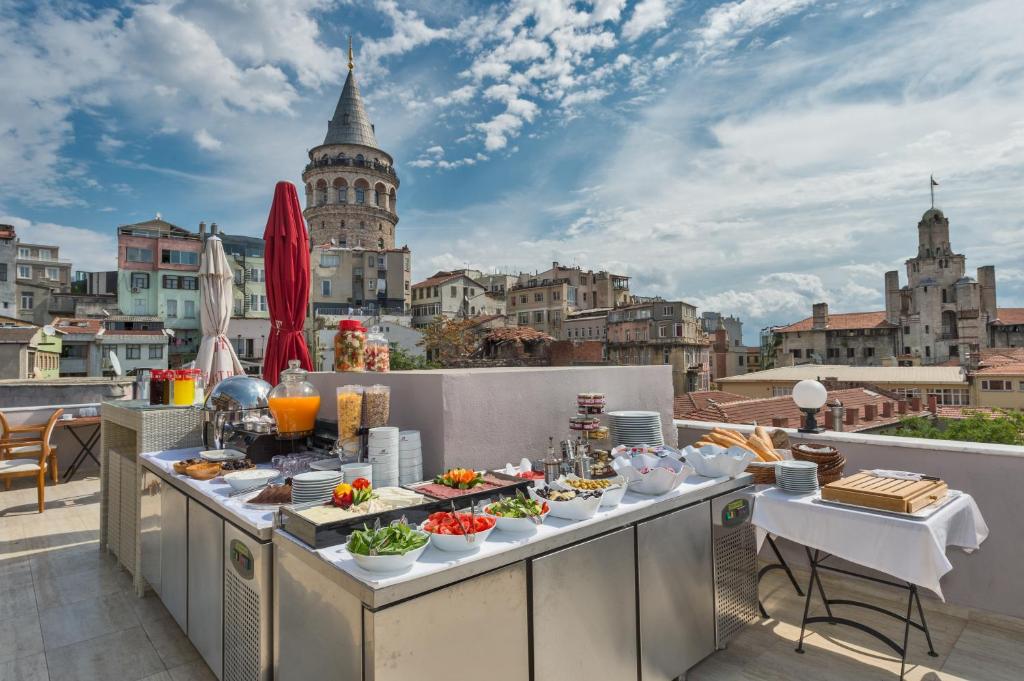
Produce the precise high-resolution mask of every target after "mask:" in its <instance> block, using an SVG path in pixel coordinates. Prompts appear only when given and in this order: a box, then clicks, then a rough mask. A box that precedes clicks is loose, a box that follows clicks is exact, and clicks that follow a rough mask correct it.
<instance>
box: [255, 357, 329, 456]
mask: <svg viewBox="0 0 1024 681" xmlns="http://www.w3.org/2000/svg"><path fill="white" fill-rule="evenodd" d="M308 373H309V372H307V371H306V370H305V369H302V368H300V367H299V360H297V359H292V360H288V368H287V369H285V370H284V371H282V372H281V382H280V383H278V384H277V385H276V386H275V387H274V389H273V390H271V391H270V395H269V396H268V397H267V402H268V403H269V406H270V413H271V414H273V416H274V420H275V421H276V422H277V435H278V437H279V438H282V439H286V440H290V439H298V438H303V437H307V436H309V435H312V434H313V424H314V423H315V422H316V415H317V412H318V411H320V393H319V392H317V389H316V388H314V387H313V384H312V383H310V382H309V381H307V380H306V376H307V375H308Z"/></svg>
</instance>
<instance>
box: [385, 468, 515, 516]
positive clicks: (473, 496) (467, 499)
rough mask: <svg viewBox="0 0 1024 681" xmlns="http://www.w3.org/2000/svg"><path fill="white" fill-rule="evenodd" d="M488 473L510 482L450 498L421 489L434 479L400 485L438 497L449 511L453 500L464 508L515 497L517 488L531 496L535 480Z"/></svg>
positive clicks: (425, 494) (494, 472)
mask: <svg viewBox="0 0 1024 681" xmlns="http://www.w3.org/2000/svg"><path fill="white" fill-rule="evenodd" d="M486 473H487V475H493V476H494V477H495V478H497V479H498V480H503V481H505V482H508V483H509V484H508V485H507V486H505V487H499V488H498V489H482V490H480V491H477V492H474V491H472V490H466V494H462V495H460V496H457V497H453V498H450V499H440V498H439V497H435V496H433V495H432V494H430V492H424V491H422V490H421V489H420V488H421V487H423V485H429V484H431V483H432V482H433V480H422V481H420V482H414V483H410V484H408V485H400V487H403V488H405V489H407V490H410V491H412V492H416V493H417V494H422V495H423V496H426V497H430V498H432V499H438V500H439V501H443V502H444V505H445V510H449V511H450V510H451V502H453V501H454V502H455V508H457V509H459V510H462V509H464V508H469V506H470V504H471V503H473V502H474V501H475V502H476V503H477V504H478V505H479V504H481V503H482V502H484V501H486V500H488V499H491V498H494V497H497V496H499V495H501V496H506V497H514V496H515V495H516V490H519V491H521V492H522V493H523V496H529V488H530V487H532V486H533V480H527V479H525V478H517V477H516V476H514V475H508V474H507V473H502V472H499V471H486Z"/></svg>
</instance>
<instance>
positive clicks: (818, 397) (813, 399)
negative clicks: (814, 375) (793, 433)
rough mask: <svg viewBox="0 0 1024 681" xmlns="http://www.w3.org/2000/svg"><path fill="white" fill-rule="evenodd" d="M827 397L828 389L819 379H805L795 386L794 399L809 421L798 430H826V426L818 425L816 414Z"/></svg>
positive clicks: (801, 431)
mask: <svg viewBox="0 0 1024 681" xmlns="http://www.w3.org/2000/svg"><path fill="white" fill-rule="evenodd" d="M827 399H828V391H827V390H825V386H823V385H822V384H821V383H820V382H818V381H815V380H812V379H804V380H803V381H800V382H799V383H797V384H796V385H795V386H793V401H794V402H796V406H797V407H799V408H800V411H802V412H804V413H805V414H806V415H807V423H805V424H804V427H803V428H800V429H799V430H798V431H797V432H800V433H820V432H822V431H823V430H824V428H819V427H818V422H817V420H816V419H815V415H816V414H817V413H818V410H819V409H821V406H822V405H823V404H825V400H827Z"/></svg>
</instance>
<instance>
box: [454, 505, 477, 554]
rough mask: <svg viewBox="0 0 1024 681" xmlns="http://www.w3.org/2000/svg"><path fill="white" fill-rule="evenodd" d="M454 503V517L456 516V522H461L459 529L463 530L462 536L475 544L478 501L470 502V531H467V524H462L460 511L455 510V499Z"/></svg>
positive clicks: (468, 542) (469, 542) (467, 541)
mask: <svg viewBox="0 0 1024 681" xmlns="http://www.w3.org/2000/svg"><path fill="white" fill-rule="evenodd" d="M451 504H452V517H453V518H455V522H457V523H458V524H459V529H460V530H462V536H463V537H465V539H466V543H467V544H473V543H474V542H476V502H475V501H472V502H470V506H469V513H470V516H469V525H470V528H469V531H468V532H467V531H466V526H465V525H463V524H462V518H460V517H459V512H458V511H456V510H455V501H454V500H453V501H452V502H451Z"/></svg>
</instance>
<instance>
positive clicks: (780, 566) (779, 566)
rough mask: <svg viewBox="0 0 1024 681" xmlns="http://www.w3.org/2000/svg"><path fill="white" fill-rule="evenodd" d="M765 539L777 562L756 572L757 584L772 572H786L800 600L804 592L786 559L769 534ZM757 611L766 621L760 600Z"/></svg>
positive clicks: (766, 612) (765, 612) (766, 616)
mask: <svg viewBox="0 0 1024 681" xmlns="http://www.w3.org/2000/svg"><path fill="white" fill-rule="evenodd" d="M766 539H767V540H768V546H770V547H771V549H772V552H773V553H774V554H775V559H776V560H778V562H777V563H772V564H771V565H765V566H764V567H763V568H761V569H760V570H759V571H758V573H757V581H758V583H760V582H761V578H762V577H764V576H765V575H766V574H768V573H769V572H771V571H772V570H784V571H785V572H786V576H787V577H789V582H790V584H792V585H793V589H794V590H795V591H796V593H797V595H798V596H800V597H801V598H802V597H803V595H804V591H803V589H801V588H800V585H799V584H798V583H797V581H796V576H795V575H794V574H793V570H791V569H790V567H789V563H787V562H786V559H785V558H783V557H782V553H781V552H780V551H779V547H778V546H776V545H775V540H774V539H772V536H771V535H770V534H769V535H767V537H766ZM757 609H758V610H760V611H761V617H762V618H764V619H768V611H767V610H765V609H764V604H762V603H761V599H758V600H757Z"/></svg>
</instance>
